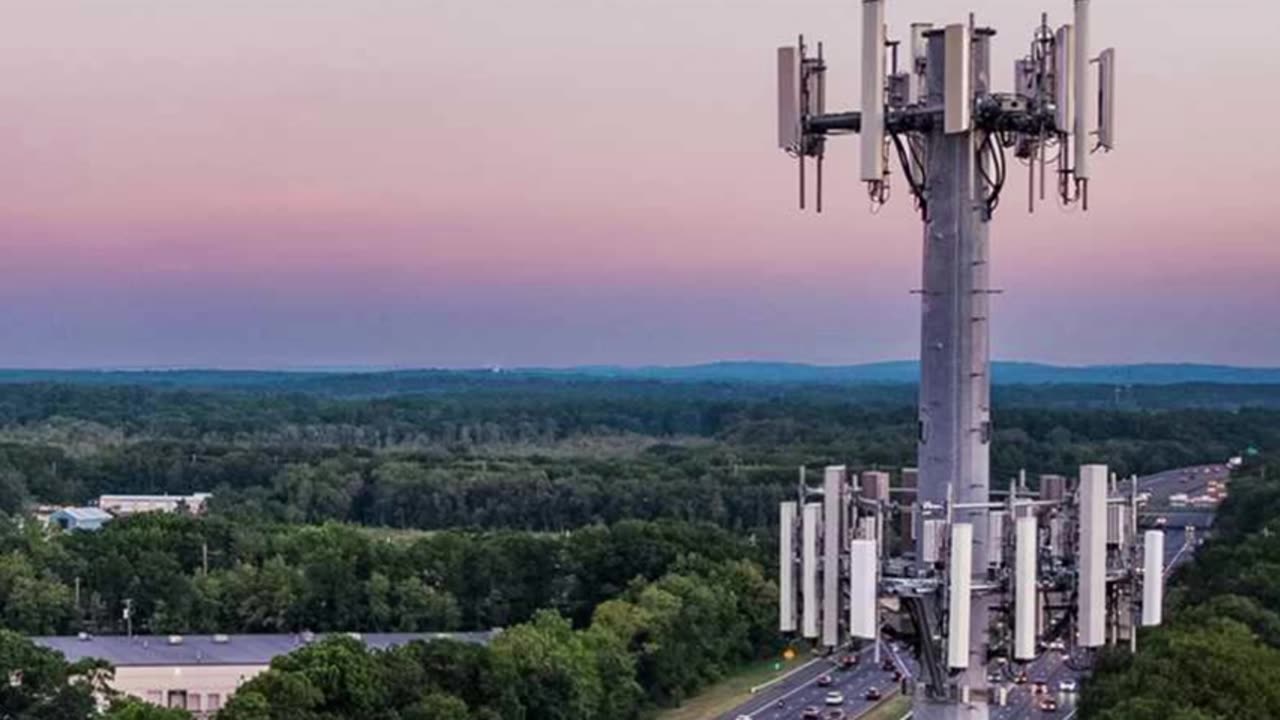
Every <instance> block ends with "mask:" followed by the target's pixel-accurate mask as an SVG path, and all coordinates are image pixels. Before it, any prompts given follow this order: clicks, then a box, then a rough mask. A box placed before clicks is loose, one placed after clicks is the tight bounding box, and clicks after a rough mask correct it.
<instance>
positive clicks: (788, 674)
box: [751, 657, 826, 695]
mask: <svg viewBox="0 0 1280 720" xmlns="http://www.w3.org/2000/svg"><path fill="white" fill-rule="evenodd" d="M825 659H826V658H820V657H817V658H814V659H812V660H810V661H809V662H807V663H804V664H803V665H801V666H800V667H797V668H793V669H791V670H789V671H788V672H786V673H785V674H783V675H779V676H778V677H776V678H774V679H772V680H770V681H769V682H766V683H761V684H759V685H756V686H755V687H753V688H751V694H752V695H755V694H756V693H758V692H760V691H761V690H764V689H765V688H767V687H769V686H770V685H774V684H776V683H780V682H782V681H783V680H786V679H787V678H789V677H791V676H792V675H795V674H797V673H799V672H801V671H803V670H806V669H808V668H809V666H810V665H814V664H817V663H820V662H822V661H823V660H825Z"/></svg>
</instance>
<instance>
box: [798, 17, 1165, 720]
mask: <svg viewBox="0 0 1280 720" xmlns="http://www.w3.org/2000/svg"><path fill="white" fill-rule="evenodd" d="M1074 5H1075V7H1074V11H1075V12H1074V22H1073V23H1072V24H1066V25H1062V26H1061V27H1059V28H1057V29H1054V28H1051V27H1050V25H1049V20H1048V17H1047V15H1046V16H1042V19H1041V23H1040V26H1039V27H1037V28H1036V29H1035V30H1034V32H1033V33H1032V37H1031V41H1030V45H1029V50H1028V53H1027V55H1026V56H1025V57H1023V58H1021V59H1019V60H1017V62H1016V63H1015V66H1014V68H1013V70H1014V83H1015V87H1014V88H1013V91H1012V92H997V91H996V89H995V88H994V86H993V83H992V76H991V43H992V40H993V38H994V36H995V34H996V33H995V30H993V29H990V28H986V27H978V26H976V25H975V23H974V19H973V17H972V16H970V17H969V19H968V21H967V22H966V23H959V24H951V25H946V26H939V27H935V26H933V25H931V24H927V23H914V24H912V25H911V27H910V34H909V36H908V38H907V40H906V42H905V47H903V43H901V42H899V41H889V40H888V38H887V32H886V28H885V21H884V2H883V0H862V88H861V90H862V92H861V111H860V112H835V113H829V112H828V111H827V107H826V105H827V98H826V72H827V64H826V60H825V59H824V57H823V52H822V45H821V44H818V45H817V48H816V54H810V48H809V47H808V46H806V44H805V42H804V38H803V37H801V38H800V41H799V43H798V44H797V45H795V46H791V47H784V48H780V49H779V50H778V92H779V105H778V125H779V127H778V144H779V146H780V147H781V149H783V150H785V151H786V152H787V153H788V154H790V155H792V156H794V157H795V158H796V159H797V161H798V166H799V178H800V207H801V208H802V209H803V208H804V207H805V205H806V201H807V192H806V180H807V177H806V176H807V168H806V165H807V163H808V161H810V160H813V161H814V162H815V164H816V174H815V181H816V182H815V184H816V191H817V192H816V198H815V199H816V202H815V206H816V209H817V210H818V211H819V212H821V210H822V174H823V158H824V155H825V150H826V143H827V139H828V138H829V137H832V136H837V135H841V134H850V133H858V134H860V136H861V177H862V180H863V181H865V183H866V187H867V191H868V195H869V196H870V199H871V202H872V203H873V204H874V205H882V204H884V203H885V202H887V201H888V199H889V194H890V193H889V189H890V181H891V179H892V174H891V171H890V169H891V166H892V165H893V161H894V160H895V159H896V161H897V165H898V167H899V171H900V179H899V180H898V182H900V183H901V184H902V185H905V187H906V188H907V189H908V190H909V191H910V193H911V196H912V198H913V199H914V203H915V207H916V208H917V210H918V211H919V213H920V216H921V219H922V220H923V223H924V260H923V284H922V287H921V290H920V291H919V292H920V295H921V305H922V322H921V346H920V397H919V443H918V468H919V469H918V482H914V483H904V485H911V487H901V488H898V489H897V491H896V492H893V493H891V492H890V491H889V489H888V488H887V479H886V480H884V481H883V482H882V481H881V479H880V478H879V477H872V478H868V474H867V473H864V474H863V475H862V476H861V477H857V476H855V475H852V474H851V473H849V472H848V471H847V470H846V468H844V467H843V466H840V467H829V468H826V470H825V473H824V476H823V480H822V483H821V485H820V486H817V487H810V486H809V485H808V483H807V482H806V481H805V479H804V476H803V472H802V476H801V480H800V483H799V492H798V498H797V501H796V502H788V503H784V504H783V506H782V510H781V522H782V530H781V533H782V534H781V557H780V562H781V589H782V599H781V603H780V626H781V628H782V630H783V631H784V632H795V633H797V634H798V635H800V636H801V637H804V638H807V639H810V640H812V641H814V642H815V644H817V645H818V646H820V647H826V648H835V647H837V646H839V645H842V644H844V643H845V642H847V641H848V640H849V638H854V639H873V638H875V637H877V636H878V633H879V632H880V627H881V618H882V613H881V608H882V607H883V606H885V605H896V607H898V608H899V609H900V611H901V615H902V616H903V617H905V618H906V620H907V621H908V622H909V624H910V626H912V627H913V628H914V635H915V637H916V638H917V640H916V651H917V655H918V657H919V660H920V667H921V673H920V677H919V678H917V679H916V680H915V681H914V682H913V683H912V684H911V685H910V687H908V688H907V689H908V691H910V692H912V693H913V694H914V697H915V700H914V704H915V711H914V712H915V715H914V717H915V718H917V720H934V719H935V718H938V719H943V718H945V719H947V720H951V719H953V718H977V719H982V718H986V717H987V716H988V706H989V704H991V703H992V701H993V696H994V693H993V692H992V691H991V686H990V683H989V682H988V667H989V664H990V663H991V661H992V659H993V658H995V657H1004V658H1006V659H1008V658H1010V656H1012V658H1013V660H1014V661H1015V662H1016V661H1026V660H1029V659H1033V658H1034V657H1035V655H1036V653H1037V652H1038V650H1039V648H1040V646H1041V644H1042V643H1043V642H1044V641H1056V640H1058V639H1062V640H1063V641H1064V642H1066V643H1069V644H1070V645H1071V646H1072V648H1073V650H1074V649H1085V651H1084V652H1082V653H1080V654H1081V655H1084V656H1086V657H1087V655H1088V650H1087V649H1092V648H1097V647H1099V646H1101V645H1104V644H1106V643H1108V642H1118V641H1121V640H1129V641H1130V642H1132V638H1133V637H1134V627H1133V626H1134V625H1135V624H1136V622H1137V620H1138V616H1137V608H1138V607H1139V606H1141V608H1142V614H1141V621H1142V622H1143V623H1145V624H1158V623H1159V621H1160V607H1159V605H1160V602H1161V597H1162V594H1161V588H1162V586H1161V583H1162V578H1161V576H1162V571H1161V570H1162V563H1163V559H1162V552H1163V547H1162V546H1163V536H1162V535H1160V533H1159V532H1158V531H1153V532H1149V533H1147V535H1146V536H1145V537H1144V538H1143V541H1144V546H1143V547H1142V548H1141V549H1140V548H1138V547H1137V545H1136V544H1135V543H1136V540H1137V537H1136V536H1137V533H1136V532H1135V531H1136V528H1137V506H1138V503H1139V500H1138V494H1137V490H1136V481H1135V482H1134V483H1133V485H1132V486H1131V490H1130V493H1129V497H1127V498H1126V497H1124V496H1122V495H1119V494H1118V487H1117V486H1116V484H1115V482H1114V479H1110V478H1109V477H1108V471H1107V468H1106V467H1105V466H1100V465H1086V466H1084V467H1082V468H1081V469H1080V475H1079V480H1078V484H1077V487H1076V488H1074V489H1073V490H1071V489H1068V488H1066V487H1065V486H1066V485H1067V483H1066V482H1065V481H1064V482H1061V483H1058V482H1049V483H1047V484H1046V486H1048V487H1053V488H1057V489H1056V490H1054V491H1051V492H1052V493H1053V494H1055V495H1056V497H1052V496H1050V497H1044V496H1041V497H1032V496H1031V494H1030V493H1029V492H1028V491H1027V489H1026V487H1025V482H1023V483H1017V484H1012V485H1011V486H1010V488H1009V489H1008V491H1007V492H1000V493H995V495H999V496H1003V497H1002V499H995V500H993V493H992V490H991V487H990V478H989V467H990V460H989V458H990V443H991V439H992V431H991V401H990V340H989V337H990V333H989V328H990V306H989V300H990V296H991V295H992V294H993V292H994V291H993V290H992V288H991V287H990V284H989V265H988V262H989V249H988V232H989V227H990V223H991V221H992V218H993V217H994V215H995V212H996V210H997V208H998V207H999V206H1000V203H1001V196H1002V192H1003V190H1004V187H1005V181H1006V178H1007V176H1008V170H1009V168H1008V164H1007V160H1006V159H1007V156H1008V155H1009V154H1010V153H1012V154H1013V155H1014V157H1015V158H1017V159H1018V160H1020V161H1022V163H1023V164H1025V166H1026V167H1027V173H1028V177H1029V187H1028V193H1027V198H1026V201H1027V207H1028V209H1029V210H1032V211H1033V210H1034V209H1035V207H1036V203H1037V201H1038V200H1044V199H1045V197H1046V195H1047V193H1048V189H1049V188H1050V187H1052V188H1053V192H1054V194H1055V196H1056V198H1057V201H1058V202H1060V203H1062V204H1067V205H1070V204H1077V203H1078V204H1079V205H1081V206H1082V207H1083V208H1084V209H1088V202H1089V178H1090V168H1089V163H1090V157H1091V155H1092V154H1093V153H1095V152H1096V151H1099V150H1107V151H1109V150H1111V149H1113V148H1114V146H1115V52H1114V51H1113V50H1105V51H1103V52H1102V53H1101V54H1100V55H1099V56H1098V57H1097V58H1093V57H1091V55H1090V52H1091V51H1090V39H1089V5H1090V0H1075V2H1074ZM1043 492H1044V488H1043V487H1042V493H1043ZM893 495H897V498H894V497H893ZM894 515H897V516H899V517H898V519H899V522H897V523H893V522H891V520H892V517H893V516H894ZM1006 525H1007V526H1008V527H1006ZM891 528H901V530H900V531H899V532H897V533H896V534H897V535H898V536H899V537H898V538H897V539H898V541H899V542H900V546H899V547H898V548H897V551H898V552H897V554H896V555H895V554H893V553H892V552H891V550H893V548H892V547H891V538H890V535H891V534H893V533H891V531H890V529H891ZM904 539H905V540H906V542H901V541H903V540H904ZM1143 553H1145V559H1140V556H1142V555H1143ZM797 577H799V579H800V582H799V583H797V582H796V578H797ZM1140 585H1141V587H1142V593H1141V596H1139V594H1138V592H1137V588H1138V587H1139V586H1140ZM1009 628H1012V631H1011V632H1010V631H1009ZM1038 641H1039V642H1038ZM1073 655H1074V653H1073Z"/></svg>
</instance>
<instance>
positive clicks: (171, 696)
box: [111, 665, 267, 714]
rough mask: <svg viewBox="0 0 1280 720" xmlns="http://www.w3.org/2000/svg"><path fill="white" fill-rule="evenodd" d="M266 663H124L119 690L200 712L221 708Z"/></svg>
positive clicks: (117, 682) (119, 670)
mask: <svg viewBox="0 0 1280 720" xmlns="http://www.w3.org/2000/svg"><path fill="white" fill-rule="evenodd" d="M266 669H267V666H266V665H174V666H123V667H117V668H116V677H115V681H114V682H112V683H111V687H112V688H114V689H115V690H117V691H119V692H122V693H125V694H128V695H132V696H134V697H136V698H139V699H141V700H146V701H147V702H149V703H152V704H155V705H161V706H165V707H183V708H186V709H187V710H191V711H193V712H199V713H202V714H203V713H207V712H210V711H217V710H219V709H221V708H222V707H223V706H224V705H226V704H227V698H229V697H230V696H231V695H233V694H234V693H235V691H236V689H237V688H239V687H240V685H242V684H243V683H245V682H246V681H248V680H249V679H251V678H252V677H253V676H255V675H257V674H258V673H260V672H262V671H263V670H266Z"/></svg>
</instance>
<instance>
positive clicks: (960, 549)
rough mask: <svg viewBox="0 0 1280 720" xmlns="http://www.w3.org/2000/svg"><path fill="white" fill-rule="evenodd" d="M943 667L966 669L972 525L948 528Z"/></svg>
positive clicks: (966, 524) (953, 525)
mask: <svg viewBox="0 0 1280 720" xmlns="http://www.w3.org/2000/svg"><path fill="white" fill-rule="evenodd" d="M947 575H948V598H949V601H950V604H949V606H948V608H947V666H948V667H950V668H953V669H962V668H967V667H969V620H970V618H969V604H970V599H971V594H972V592H973V525H971V524H969V523H954V524H952V526H951V563H950V565H948V567H947Z"/></svg>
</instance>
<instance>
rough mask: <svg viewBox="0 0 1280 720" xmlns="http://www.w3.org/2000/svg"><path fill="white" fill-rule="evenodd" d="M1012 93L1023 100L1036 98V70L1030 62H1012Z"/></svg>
mask: <svg viewBox="0 0 1280 720" xmlns="http://www.w3.org/2000/svg"><path fill="white" fill-rule="evenodd" d="M1013 91H1014V92H1015V93H1017V94H1019V95H1021V96H1022V97H1025V98H1034V97H1036V68H1035V65H1034V64H1032V62H1031V61H1030V60H1015V61H1014V63H1013Z"/></svg>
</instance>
